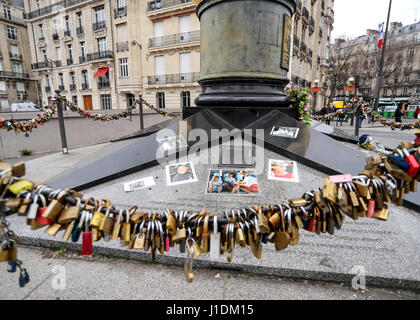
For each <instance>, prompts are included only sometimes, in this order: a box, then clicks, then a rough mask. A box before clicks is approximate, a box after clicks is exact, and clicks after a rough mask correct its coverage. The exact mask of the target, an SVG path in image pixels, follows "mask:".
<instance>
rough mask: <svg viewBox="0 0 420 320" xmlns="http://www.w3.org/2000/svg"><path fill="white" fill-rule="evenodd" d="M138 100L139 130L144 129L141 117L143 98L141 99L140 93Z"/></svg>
mask: <svg viewBox="0 0 420 320" xmlns="http://www.w3.org/2000/svg"><path fill="white" fill-rule="evenodd" d="M139 100H140V104H139V115H140V130H143V129H144V119H143V99H142V95H141V94H140V95H139Z"/></svg>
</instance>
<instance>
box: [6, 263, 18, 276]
mask: <svg viewBox="0 0 420 320" xmlns="http://www.w3.org/2000/svg"><path fill="white" fill-rule="evenodd" d="M16 270H17V263H16V261H9V262H8V264H7V272H9V273H15V272H16Z"/></svg>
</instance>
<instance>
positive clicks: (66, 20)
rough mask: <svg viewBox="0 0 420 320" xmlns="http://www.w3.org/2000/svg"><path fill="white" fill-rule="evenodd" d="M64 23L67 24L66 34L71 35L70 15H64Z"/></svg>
mask: <svg viewBox="0 0 420 320" xmlns="http://www.w3.org/2000/svg"><path fill="white" fill-rule="evenodd" d="M64 25H65V26H66V30H65V34H66V35H67V36H70V19H69V16H65V17H64Z"/></svg>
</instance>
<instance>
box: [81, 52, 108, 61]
mask: <svg viewBox="0 0 420 320" xmlns="http://www.w3.org/2000/svg"><path fill="white" fill-rule="evenodd" d="M112 58H113V55H112V51H99V52H95V53H89V54H88V55H87V59H86V60H87V61H88V62H89V61H95V60H101V59H112Z"/></svg>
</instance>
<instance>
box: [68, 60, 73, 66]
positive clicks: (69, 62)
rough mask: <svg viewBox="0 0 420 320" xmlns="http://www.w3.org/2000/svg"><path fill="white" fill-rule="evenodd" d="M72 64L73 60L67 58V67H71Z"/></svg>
mask: <svg viewBox="0 0 420 320" xmlns="http://www.w3.org/2000/svg"><path fill="white" fill-rule="evenodd" d="M73 63H74V61H73V58H68V59H67V65H68V66H71V65H72V64H73Z"/></svg>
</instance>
